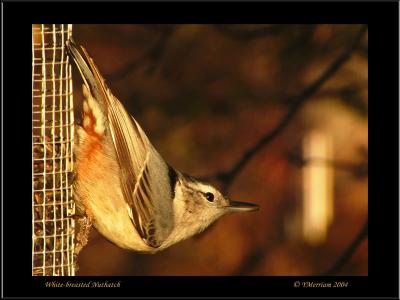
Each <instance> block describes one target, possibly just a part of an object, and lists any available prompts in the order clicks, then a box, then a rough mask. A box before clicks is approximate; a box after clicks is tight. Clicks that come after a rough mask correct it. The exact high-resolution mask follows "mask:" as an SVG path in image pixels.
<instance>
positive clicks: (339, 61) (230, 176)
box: [204, 25, 368, 191]
mask: <svg viewBox="0 0 400 300" xmlns="http://www.w3.org/2000/svg"><path fill="white" fill-rule="evenodd" d="M367 28H368V26H367V25H363V26H362V28H361V29H360V30H359V32H358V33H357V34H356V36H355V38H354V40H353V41H352V42H351V43H350V45H349V47H348V48H347V49H346V50H345V51H344V52H343V53H342V54H340V55H339V56H338V57H337V58H336V59H335V60H334V61H333V63H332V64H331V65H329V66H328V67H327V69H326V70H325V71H324V72H323V73H322V74H321V75H320V76H319V77H318V78H317V79H316V80H315V81H314V82H313V83H312V84H311V85H309V86H307V87H306V88H305V89H304V90H303V91H302V92H301V93H300V94H298V95H297V96H295V97H293V98H292V99H290V100H289V101H287V102H288V103H291V106H290V107H289V110H288V111H287V113H286V114H285V115H284V116H283V118H282V119H281V120H280V121H279V123H278V124H277V125H276V126H275V127H274V128H273V129H272V130H271V131H269V132H267V133H266V134H265V135H264V136H262V137H261V139H259V140H258V141H257V142H256V143H255V145H253V146H252V147H250V148H249V149H248V150H247V151H246V152H245V153H244V154H243V155H242V157H241V158H240V159H239V160H238V161H237V162H236V163H235V164H234V165H233V166H232V167H231V169H230V170H228V171H226V172H221V173H218V174H216V175H214V176H206V177H204V178H215V179H217V180H219V181H221V182H222V190H223V191H226V190H227V188H228V187H229V186H230V184H231V183H232V182H233V180H234V179H235V178H236V177H237V175H238V174H239V173H240V171H241V170H242V169H243V167H244V166H245V165H246V164H247V163H248V162H249V161H250V160H251V158H252V157H253V156H254V155H255V154H256V153H257V152H259V151H260V150H261V149H262V148H263V147H264V146H265V145H267V144H269V143H270V142H272V141H273V140H274V139H275V138H276V137H277V136H278V135H279V134H280V133H281V132H282V131H283V130H284V129H285V128H286V127H287V126H288V124H289V123H290V121H291V120H292V119H293V117H294V116H295V115H296V113H297V112H298V111H299V109H300V108H301V107H302V105H303V104H304V103H305V102H306V100H308V99H309V98H311V97H312V96H313V95H314V94H315V93H316V92H317V91H318V90H319V89H320V88H321V86H322V85H323V84H324V83H325V82H326V81H328V79H330V78H331V77H332V76H333V75H334V74H335V73H336V72H337V71H338V70H339V69H340V67H341V66H342V65H343V64H344V63H345V62H346V61H347V60H348V59H349V58H350V57H351V55H352V53H353V52H354V51H355V50H356V49H357V47H358V46H359V44H360V42H361V39H362V37H363V36H364V33H365V32H366V31H367Z"/></svg>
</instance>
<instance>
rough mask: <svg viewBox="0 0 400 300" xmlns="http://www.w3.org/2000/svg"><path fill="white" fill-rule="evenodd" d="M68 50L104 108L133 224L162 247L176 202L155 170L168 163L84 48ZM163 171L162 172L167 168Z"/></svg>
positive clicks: (153, 245) (140, 232) (153, 243)
mask: <svg viewBox="0 0 400 300" xmlns="http://www.w3.org/2000/svg"><path fill="white" fill-rule="evenodd" d="M67 48H68V51H69V53H70V54H71V56H72V57H73V59H74V61H75V62H76V64H77V66H78V68H79V70H80V72H81V75H82V77H83V78H84V82H85V84H86V86H87V88H88V89H89V91H90V93H91V95H92V96H93V97H94V98H95V99H96V100H97V101H98V102H99V103H101V104H103V107H104V110H105V113H106V115H107V120H108V129H109V132H110V133H111V137H112V141H113V144H114V148H115V153H116V158H117V160H118V164H119V167H120V170H121V178H120V180H121V189H122V192H123V195H124V199H125V201H126V203H127V209H128V214H129V216H130V218H131V220H132V223H133V225H134V226H135V228H136V230H137V232H138V233H139V235H140V236H141V237H142V239H143V240H144V241H145V242H146V243H147V244H148V245H149V246H151V247H159V246H160V245H161V244H162V242H163V241H164V240H165V239H166V238H167V237H168V235H169V234H170V232H171V230H172V225H173V223H172V222H173V212H172V199H170V197H169V195H170V193H166V194H167V195H163V193H162V192H163V188H164V189H165V187H164V186H162V185H163V183H164V182H161V184H160V180H158V181H157V182H156V181H155V180H153V177H154V176H155V175H158V176H157V177H158V178H160V176H161V178H162V175H164V174H154V173H155V172H158V170H157V169H154V168H151V166H153V165H156V166H160V165H161V166H163V165H162V164H165V162H164V161H163V160H162V158H161V156H159V154H158V153H157V151H156V150H155V149H154V148H153V146H152V145H151V143H150V141H149V140H148V138H147V136H146V134H145V133H144V132H143V130H142V129H141V128H140V126H139V124H138V123H137V122H136V121H135V119H133V118H132V117H131V116H130V115H129V114H128V112H127V111H126V110H125V108H124V107H123V105H122V103H121V102H120V101H119V100H118V99H117V98H116V97H114V96H113V95H112V93H111V91H110V90H109V88H108V87H107V85H106V83H105V81H104V79H103V77H102V76H101V74H100V72H99V71H98V69H97V67H96V65H95V64H94V62H93V60H92V59H91V58H90V56H89V55H88V54H87V52H86V50H85V49H84V48H83V47H81V49H79V48H77V47H76V46H75V45H74V43H73V42H72V41H70V42H69V43H68V44H67ZM150 161H151V164H150ZM164 166H165V165H164ZM159 169H160V172H162V171H163V169H166V168H159ZM166 176H167V177H166V178H168V175H166ZM164 181H165V180H164ZM165 185H168V184H167V183H165ZM167 188H169V185H168V187H167ZM167 191H168V189H167ZM164 194H165V193H164ZM163 197H164V199H163ZM168 197H169V198H168Z"/></svg>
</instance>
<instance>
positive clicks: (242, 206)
mask: <svg viewBox="0 0 400 300" xmlns="http://www.w3.org/2000/svg"><path fill="white" fill-rule="evenodd" d="M259 208H260V207H259V206H258V204H254V203H249V202H240V201H232V200H230V201H229V205H228V206H226V210H227V211H228V212H243V211H255V210H258V209H259Z"/></svg>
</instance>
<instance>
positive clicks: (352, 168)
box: [287, 154, 368, 178]
mask: <svg viewBox="0 0 400 300" xmlns="http://www.w3.org/2000/svg"><path fill="white" fill-rule="evenodd" d="M287 158H288V160H289V162H291V163H292V164H294V165H296V166H298V167H303V166H304V165H306V164H310V163H320V164H323V165H326V166H330V167H332V168H335V169H339V170H343V171H348V172H351V173H352V174H353V175H354V176H355V177H357V178H364V177H366V176H368V160H367V159H364V160H362V161H360V162H350V161H344V160H333V159H326V158H321V157H312V158H307V159H304V158H302V157H300V156H298V155H294V154H287Z"/></svg>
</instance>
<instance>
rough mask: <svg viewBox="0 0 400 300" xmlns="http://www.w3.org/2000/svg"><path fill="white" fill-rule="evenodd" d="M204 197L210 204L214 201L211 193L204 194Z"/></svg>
mask: <svg viewBox="0 0 400 300" xmlns="http://www.w3.org/2000/svg"><path fill="white" fill-rule="evenodd" d="M205 196H206V199H207V200H208V201H210V202H213V201H214V194H213V193H210V192H208V193H205Z"/></svg>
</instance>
